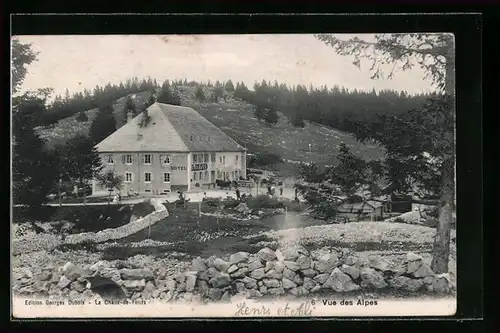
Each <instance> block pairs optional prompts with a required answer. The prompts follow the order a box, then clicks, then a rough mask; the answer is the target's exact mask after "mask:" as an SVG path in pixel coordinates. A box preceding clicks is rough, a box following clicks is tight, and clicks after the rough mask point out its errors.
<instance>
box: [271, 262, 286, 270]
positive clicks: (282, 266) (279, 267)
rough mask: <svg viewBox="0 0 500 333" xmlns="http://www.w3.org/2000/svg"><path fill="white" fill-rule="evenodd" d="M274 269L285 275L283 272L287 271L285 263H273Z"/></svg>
mask: <svg viewBox="0 0 500 333" xmlns="http://www.w3.org/2000/svg"><path fill="white" fill-rule="evenodd" d="M273 268H274V270H275V271H276V272H278V273H283V270H284V269H285V264H284V261H275V262H274V263H273Z"/></svg>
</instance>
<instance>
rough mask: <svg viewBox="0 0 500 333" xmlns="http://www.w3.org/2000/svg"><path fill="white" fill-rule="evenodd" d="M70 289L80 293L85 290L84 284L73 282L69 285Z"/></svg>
mask: <svg viewBox="0 0 500 333" xmlns="http://www.w3.org/2000/svg"><path fill="white" fill-rule="evenodd" d="M70 289H71V290H75V291H77V292H79V293H82V292H83V291H84V290H85V289H86V287H85V284H83V283H82V282H79V281H73V282H71V284H70Z"/></svg>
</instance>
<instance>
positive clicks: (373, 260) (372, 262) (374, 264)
mask: <svg viewBox="0 0 500 333" xmlns="http://www.w3.org/2000/svg"><path fill="white" fill-rule="evenodd" d="M368 260H369V266H370V267H371V268H375V269H376V270H378V271H382V272H383V271H386V270H387V268H388V267H389V264H388V263H387V262H386V261H385V260H384V259H383V258H382V256H381V255H373V256H370V257H369V258H368Z"/></svg>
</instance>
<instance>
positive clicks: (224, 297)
mask: <svg viewBox="0 0 500 333" xmlns="http://www.w3.org/2000/svg"><path fill="white" fill-rule="evenodd" d="M220 300H221V302H224V303H229V302H231V294H229V290H226V291H225V292H224V293H223V294H222V296H221V297H220Z"/></svg>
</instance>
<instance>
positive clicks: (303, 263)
mask: <svg viewBox="0 0 500 333" xmlns="http://www.w3.org/2000/svg"><path fill="white" fill-rule="evenodd" d="M297 264H298V265H299V267H300V269H301V270H306V269H310V268H311V264H312V260H311V258H310V257H308V256H305V255H300V256H299V257H298V258H297Z"/></svg>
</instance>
